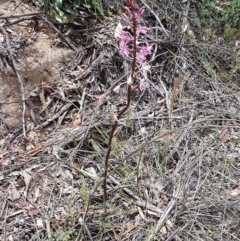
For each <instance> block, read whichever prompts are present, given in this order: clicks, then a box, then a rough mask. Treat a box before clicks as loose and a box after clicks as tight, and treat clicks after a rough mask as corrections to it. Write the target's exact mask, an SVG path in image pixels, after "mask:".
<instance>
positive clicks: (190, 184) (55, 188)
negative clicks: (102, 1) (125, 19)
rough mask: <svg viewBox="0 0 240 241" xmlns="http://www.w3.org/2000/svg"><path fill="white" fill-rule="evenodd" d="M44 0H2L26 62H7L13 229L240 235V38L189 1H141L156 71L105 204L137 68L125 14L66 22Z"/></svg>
mask: <svg viewBox="0 0 240 241" xmlns="http://www.w3.org/2000/svg"><path fill="white" fill-rule="evenodd" d="M39 2H41V1H20V0H12V1H3V2H1V4H0V24H1V25H2V26H3V28H4V29H5V30H6V33H7V35H8V36H9V39H10V45H11V48H12V50H11V51H13V53H14V58H15V59H16V62H17V65H18V68H17V69H14V68H13V67H12V66H11V64H9V63H7V64H2V69H1V71H0V103H1V105H0V108H1V111H0V121H1V123H0V148H1V149H0V240H3V241H15V240H16V241H17V240H26V241H27V240H32V241H35V240H36V241H40V240H41V241H43V240H52V241H72V240H74V241H80V240H119V241H120V240H121V241H122V240H131V241H132V240H144V241H150V240H165V241H170V240H173V241H181V240H182V241H187V240H194V241H195V240H206V241H208V240H209V241H213V240H222V241H228V240H229V241H230V240H234V241H237V240H240V231H239V225H240V222H239V215H240V204H239V203H240V186H239V178H240V159H239V155H240V108H239V106H240V105H239V103H240V82H239V80H240V73H239V62H238V61H239V55H240V48H239V46H240V42H239V39H238V37H235V38H232V40H231V41H225V40H224V39H223V36H222V35H221V36H218V31H219V30H216V29H208V28H209V26H207V27H204V26H201V28H200V27H198V25H197V24H196V23H195V22H194V21H193V20H192V19H195V18H196V9H195V5H194V4H188V1H168V3H166V1H159V2H158V1H150V2H149V4H147V3H146V2H148V1H146V2H145V1H139V3H141V4H143V5H144V6H145V9H146V13H145V15H144V22H145V23H146V25H147V26H149V27H152V28H153V31H152V32H151V35H150V36H149V37H148V41H150V43H151V44H152V45H153V48H154V51H153V52H154V53H153V56H152V57H151V59H150V60H149V61H150V63H151V72H150V73H149V76H148V80H147V81H148V88H147V90H146V91H143V92H142V91H140V90H139V88H137V87H136V88H134V90H133V92H132V102H131V105H130V108H129V111H128V112H127V113H126V115H125V116H124V117H123V118H121V119H120V120H118V121H119V123H118V124H119V125H118V128H117V131H116V134H115V136H114V141H113V146H112V152H111V155H110V159H109V162H110V164H109V176H108V179H107V186H108V200H107V202H106V203H104V200H103V186H102V179H103V178H102V177H103V172H104V164H105V163H104V160H105V155H106V152H107V147H108V137H109V133H110V132H111V126H112V124H113V123H114V122H113V121H114V118H116V117H115V116H116V113H118V112H119V111H120V110H121V109H122V108H123V107H124V105H125V103H126V96H127V93H126V81H127V74H126V73H128V71H127V70H128V69H130V64H129V62H128V61H126V60H123V58H122V57H121V56H120V55H119V52H118V44H117V43H116V40H115V39H114V31H115V29H116V25H117V23H118V22H119V21H120V16H117V15H114V14H109V15H108V16H105V18H104V19H97V18H95V17H93V16H92V17H90V18H89V17H88V16H87V15H83V16H85V17H84V21H82V20H81V21H82V22H81V24H80V25H78V26H72V25H61V24H56V22H54V21H53V20H52V19H51V20H50V19H47V18H46V17H45V16H44V15H41V14H40V15H39V14H35V13H37V12H39V11H40V10H41V8H40V7H39V5H38V4H37V3H39ZM189 2H190V1H189ZM150 3H151V4H150ZM176 13H179V14H176ZM180 13H181V14H180ZM26 14H27V15H26ZM31 14H33V15H31ZM20 15H21V16H20ZM6 16H7V17H6ZM10 16H12V17H10ZM186 16H189V18H186ZM192 21H193V22H192ZM53 23H54V24H53ZM176 23H179V24H176ZM200 30H201V31H202V32H199V31H200ZM210 30H211V31H210ZM61 34H63V36H61ZM4 38H5V36H4V34H3V33H1V31H0V44H5V39H4ZM143 41H145V40H144V39H143ZM0 50H1V48H0ZM0 56H1V55H0ZM0 61H2V62H3V60H1V59H0ZM8 61H9V60H8ZM17 73H19V74H20V76H21V77H22V80H23V83H22V84H23V86H24V93H22V91H21V85H20V84H21V83H20V82H21V81H19V78H18V76H17ZM119 84H120V85H119ZM116 86H118V87H119V86H120V88H119V91H116V89H115V88H116ZM23 97H24V101H23ZM24 108H26V110H24ZM24 130H25V132H26V133H25V135H24Z"/></svg>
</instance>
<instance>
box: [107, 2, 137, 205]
mask: <svg viewBox="0 0 240 241" xmlns="http://www.w3.org/2000/svg"><path fill="white" fill-rule="evenodd" d="M127 4H128V7H129V9H130V12H131V14H132V30H133V50H132V54H133V60H132V65H131V66H132V70H131V82H130V83H128V88H127V103H126V106H125V107H124V108H123V109H122V110H121V111H120V112H119V113H118V115H117V120H116V121H115V122H114V124H113V125H112V129H111V133H110V135H109V140H108V150H107V153H106V157H105V167H104V174H103V192H104V194H103V199H104V202H106V201H107V177H108V167H109V158H110V154H111V150H112V142H113V137H114V133H115V131H116V129H117V127H118V120H119V119H121V118H122V116H123V115H124V114H125V113H126V112H127V110H128V108H129V107H130V105H131V97H132V85H133V83H135V78H136V66H137V58H136V57H137V16H136V15H137V14H136V13H135V8H136V1H135V0H128V1H127Z"/></svg>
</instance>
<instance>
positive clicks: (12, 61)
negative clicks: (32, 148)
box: [0, 24, 26, 137]
mask: <svg viewBox="0 0 240 241" xmlns="http://www.w3.org/2000/svg"><path fill="white" fill-rule="evenodd" d="M0 30H1V32H2V33H3V35H4V37H5V40H6V44H7V52H8V54H9V56H8V57H9V59H10V61H11V65H12V66H11V68H12V69H13V71H14V72H15V73H16V75H17V80H18V84H19V88H20V92H21V100H22V129H23V136H24V137H26V127H25V113H26V102H25V95H24V92H25V91H24V85H23V78H22V76H21V75H20V72H19V71H18V65H17V62H16V60H15V59H14V56H13V54H12V51H11V47H10V46H11V44H10V40H9V36H8V33H7V32H6V30H5V29H4V28H3V27H2V25H1V24H0Z"/></svg>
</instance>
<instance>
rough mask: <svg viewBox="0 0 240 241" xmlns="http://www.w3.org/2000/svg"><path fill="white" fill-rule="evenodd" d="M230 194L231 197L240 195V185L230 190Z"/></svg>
mask: <svg viewBox="0 0 240 241" xmlns="http://www.w3.org/2000/svg"><path fill="white" fill-rule="evenodd" d="M229 195H230V196H231V197H237V196H238V195H240V187H237V188H235V189H233V190H232V191H230V192H229Z"/></svg>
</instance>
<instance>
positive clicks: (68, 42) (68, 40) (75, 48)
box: [39, 14, 78, 52]
mask: <svg viewBox="0 0 240 241" xmlns="http://www.w3.org/2000/svg"><path fill="white" fill-rule="evenodd" d="M39 17H40V18H41V19H42V20H43V21H44V22H46V23H47V24H48V25H49V26H50V27H51V28H52V29H53V30H55V31H56V32H57V33H58V34H59V35H60V36H61V38H62V39H63V40H64V41H65V42H66V44H67V45H68V46H69V47H70V48H71V49H72V50H74V51H75V52H77V51H78V48H77V47H76V46H75V45H74V44H73V43H72V42H71V40H70V39H69V38H67V37H65V36H64V35H63V34H62V33H61V32H60V31H59V30H58V29H57V28H56V27H55V26H54V25H53V24H52V23H51V22H50V21H49V20H48V19H47V18H46V17H44V16H43V15H41V14H39Z"/></svg>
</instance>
